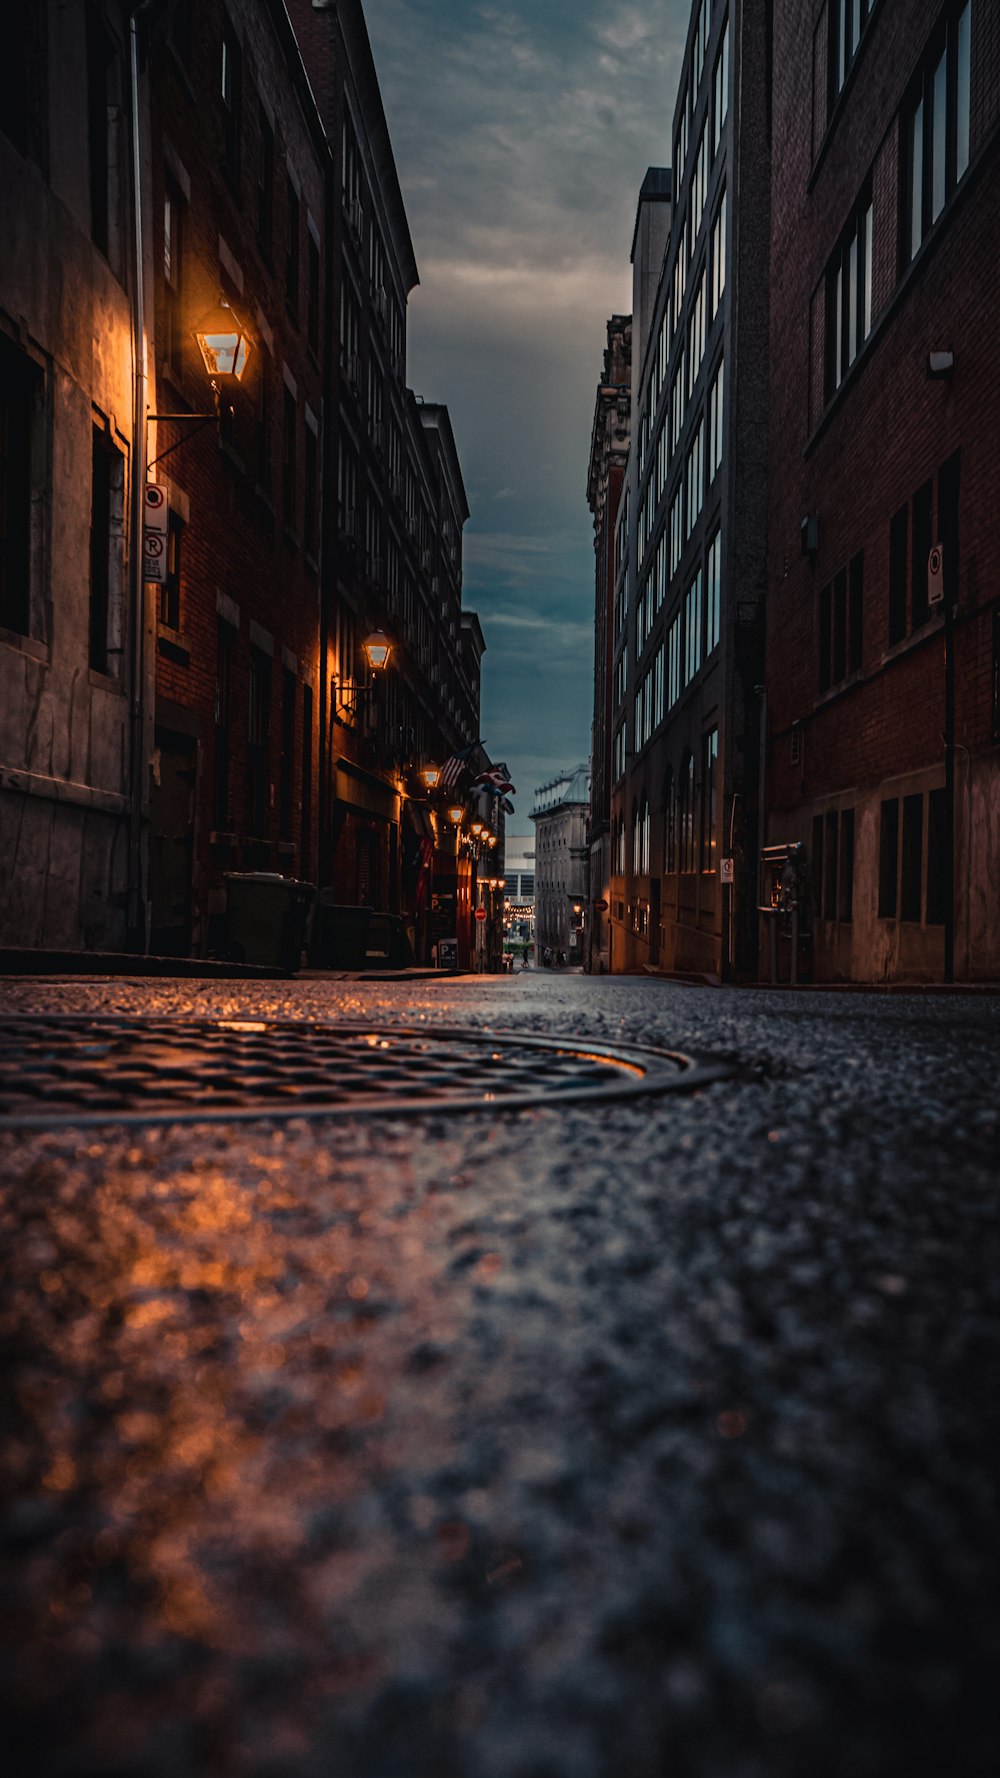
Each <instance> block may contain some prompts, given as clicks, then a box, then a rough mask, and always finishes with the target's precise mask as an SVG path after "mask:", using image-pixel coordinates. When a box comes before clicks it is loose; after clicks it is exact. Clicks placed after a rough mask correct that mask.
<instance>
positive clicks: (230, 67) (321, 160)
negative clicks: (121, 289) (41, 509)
mask: <svg viewBox="0 0 1000 1778" xmlns="http://www.w3.org/2000/svg"><path fill="white" fill-rule="evenodd" d="M152 57H153V59H152V66H151V84H152V129H151V135H152V187H153V202H152V216H151V219H150V229H151V235H152V242H153V251H154V262H155V270H156V278H155V332H154V340H155V352H154V365H153V367H152V368H153V371H154V379H153V387H154V388H155V412H156V413H158V414H171V415H180V416H186V415H191V416H196V415H198V414H199V413H205V412H208V413H210V412H211V409H212V392H211V389H210V387H209V379H208V376H207V374H206V370H205V366H204V363H203V362H202V358H201V354H200V352H199V349H198V346H197V344H196V341H195V338H194V332H193V330H194V328H196V327H197V325H198V321H199V318H200V317H201V316H203V315H204V314H206V313H209V312H211V310H212V308H213V306H214V305H217V304H218V303H219V299H220V297H221V298H224V299H225V300H226V301H227V302H229V303H230V304H231V305H232V308H233V311H234V313H235V314H237V315H238V317H239V319H240V320H241V321H242V322H243V324H244V325H245V327H246V328H247V330H248V333H249V336H250V340H251V347H250V355H249V360H248V364H247V370H246V375H245V378H244V380H243V381H242V382H241V384H240V386H239V387H238V389H236V390H235V391H229V390H227V391H225V393H224V395H223V400H222V408H221V413H220V417H219V423H218V424H215V423H212V422H209V423H208V424H201V423H200V422H199V421H198V420H197V419H196V418H190V419H188V418H180V419H176V420H170V421H162V420H161V421H158V422H157V423H156V425H155V427H151V428H150V449H149V463H150V474H151V475H152V476H153V477H155V479H156V480H157V481H158V482H159V483H160V484H161V485H162V486H163V487H164V488H165V489H166V492H167V498H168V502H169V508H170V530H169V547H168V563H167V579H166V582H165V583H164V584H163V585H161V586H160V587H159V589H158V610H157V624H156V729H155V736H154V751H153V756H152V792H151V810H150V828H151V831H150V859H149V901H150V947H151V949H152V950H153V951H154V952H176V953H179V954H182V955H184V954H187V953H188V952H189V951H194V952H195V953H196V954H201V955H203V954H204V953H205V951H206V950H208V949H212V948H214V946H215V944H216V943H217V942H218V941H219V940H220V939H221V936H222V934H221V915H222V913H223V910H224V905H225V899H224V898H225V890H224V880H223V879H224V874H225V873H226V872H228V871H245V870H266V871H280V872H282V873H283V874H285V875H289V876H302V877H308V876H309V875H310V874H311V873H313V872H314V871H315V868H316V825H317V809H316V791H315V786H316V774H317V724H316V694H317V678H318V670H319V653H318V634H317V610H318V598H319V593H318V588H319V571H320V553H321V510H320V493H321V490H320V456H321V431H322V419H323V378H322V366H321V353H322V350H323V312H324V311H323V305H324V296H325V290H324V258H325V243H324V229H325V226H326V214H325V210H326V201H325V200H326V184H327V145H326V139H325V136H324V133H323V130H322V128H321V126H320V122H319V118H318V117H317V115H316V112H315V108H314V106H313V104H312V102H311V95H310V93H309V88H308V84H307V82H306V79H305V74H304V70H303V68H302V63H301V59H300V57H299V54H298V49H297V45H296V43H295V39H294V36H293V34H292V31H291V28H290V25H289V22H288V18H287V14H286V12H285V9H284V7H283V6H282V5H281V4H280V3H279V0H273V3H272V0H228V3H227V4H226V5H223V4H222V0H208V3H207V4H204V5H197V6H195V5H189V6H181V7H178V8H176V9H175V10H174V12H173V15H172V22H171V27H170V30H169V32H168V33H167V35H166V36H165V37H164V38H163V39H162V40H161V41H160V42H159V43H158V44H157V45H155V46H154V49H153V52H152Z"/></svg>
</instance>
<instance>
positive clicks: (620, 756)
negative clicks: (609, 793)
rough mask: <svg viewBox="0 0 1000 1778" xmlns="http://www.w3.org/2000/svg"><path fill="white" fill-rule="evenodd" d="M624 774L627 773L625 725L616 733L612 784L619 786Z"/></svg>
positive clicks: (612, 755) (612, 759) (613, 748)
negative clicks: (618, 783)
mask: <svg viewBox="0 0 1000 1778" xmlns="http://www.w3.org/2000/svg"><path fill="white" fill-rule="evenodd" d="M624 773H625V724H624V723H622V724H621V725H620V727H619V728H618V729H617V731H616V733H615V738H614V744H613V746H612V749H611V778H612V782H613V783H615V784H617V782H618V780H619V778H621V777H623V776H624Z"/></svg>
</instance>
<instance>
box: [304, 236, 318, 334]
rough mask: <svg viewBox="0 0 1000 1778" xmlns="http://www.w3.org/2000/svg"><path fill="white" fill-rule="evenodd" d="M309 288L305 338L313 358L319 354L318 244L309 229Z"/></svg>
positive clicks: (307, 247) (307, 241)
mask: <svg viewBox="0 0 1000 1778" xmlns="http://www.w3.org/2000/svg"><path fill="white" fill-rule="evenodd" d="M306 254H307V261H308V265H307V270H308V277H309V287H308V290H307V292H306V338H307V339H308V341H309V350H310V352H312V353H313V355H314V357H315V356H318V354H319V242H318V241H317V239H316V237H315V235H314V234H313V232H312V230H311V229H310V230H309V232H308V234H307V236H306Z"/></svg>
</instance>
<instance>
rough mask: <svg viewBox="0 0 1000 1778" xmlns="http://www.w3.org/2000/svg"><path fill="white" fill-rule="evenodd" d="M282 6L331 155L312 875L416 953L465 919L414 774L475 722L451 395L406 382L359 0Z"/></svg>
mask: <svg viewBox="0 0 1000 1778" xmlns="http://www.w3.org/2000/svg"><path fill="white" fill-rule="evenodd" d="M291 13H292V17H293V19H294V22H295V27H296V30H297V32H298V34H299V40H300V43H301V48H302V54H303V57H304V59H305V63H306V66H307V68H308V71H309V78H310V82H311V84H312V87H313V90H314V91H315V93H316V95H317V103H318V105H319V110H320V113H321V116H322V120H323V125H324V128H325V130H326V134H327V137H328V140H329V142H330V145H331V150H332V156H333V174H332V181H331V191H330V204H329V228H328V242H327V265H328V275H329V308H328V313H329V317H330V328H329V339H328V353H327V364H326V391H325V409H324V412H325V420H326V424H325V430H324V453H323V455H324V464H325V487H324V512H325V516H326V532H325V541H324V557H323V569H322V575H321V605H320V611H321V619H320V653H321V657H322V658H323V659H324V661H325V670H324V672H323V673H322V674H321V701H320V712H319V722H320V735H321V759H320V823H321V839H320V846H321V854H320V875H321V880H322V882H323V883H324V884H329V885H330V886H331V890H332V895H333V898H334V899H335V900H337V901H339V902H342V903H344V904H347V905H353V904H358V903H361V904H366V905H370V906H372V907H376V908H380V909H383V910H385V911H388V912H391V913H394V914H396V913H398V914H400V915H401V917H402V919H403V921H404V924H405V926H406V929H407V931H408V933H409V937H410V941H411V944H412V946H413V948H414V950H415V952H416V953H417V954H418V955H419V956H421V957H426V956H428V955H429V951H430V946H431V943H432V941H433V938H434V936H435V934H434V933H433V932H432V926H433V925H434V924H435V923H434V922H433V921H432V920H431V919H430V917H429V916H430V912H431V911H436V913H437V915H438V916H439V918H438V921H437V924H438V926H440V925H441V923H442V921H443V920H444V919H445V918H446V915H447V912H448V899H449V898H450V897H451V898H454V900H453V901H452V903H451V906H452V907H453V909H454V912H455V917H456V919H457V917H458V909H459V906H461V907H462V910H463V919H464V920H465V923H466V925H467V924H468V923H469V921H470V920H471V902H470V897H469V894H468V883H467V882H465V883H464V887H463V892H462V893H461V894H460V893H459V886H458V877H459V875H460V874H461V873H460V871H459V858H458V854H457V848H456V840H455V834H454V830H453V829H452V828H450V826H449V824H447V823H445V822H442V821H440V820H438V819H437V818H436V816H435V812H434V810H433V809H432V808H431V806H430V805H429V803H428V798H427V791H426V787H425V785H424V782H423V779H422V776H421V773H422V769H423V768H424V767H425V766H426V765H429V764H433V763H440V762H442V761H443V760H445V759H447V758H450V757H452V756H453V755H454V754H455V753H456V752H458V751H460V750H461V749H462V748H464V747H465V746H467V745H468V744H469V743H474V742H475V741H476V740H477V738H478V736H479V684H480V662H481V659H482V654H483V650H484V647H485V643H484V639H483V635H482V631H481V629H480V626H479V623H478V619H477V618H476V617H475V614H474V613H470V612H465V611H463V610H462V529H463V526H464V524H465V521H466V520H467V518H468V503H467V499H466V494H465V489H464V486H463V482H462V475H461V469H460V466H459V461H458V454H457V451H456V448H455V441H454V437H453V434H452V429H451V423H450V420H449V416H448V412H447V409H446V408H444V407H443V406H441V405H439V404H433V403H425V402H423V401H420V400H419V399H417V398H416V397H415V396H414V395H413V394H412V392H411V391H410V390H409V388H408V387H407V380H406V325H407V299H408V296H409V294H410V292H411V290H412V289H413V287H414V286H415V284H416V283H417V278H418V274H417V266H416V260H415V257H414V252H413V245H412V241H411V238H410V233H409V226H408V223H407V219H406V212H405V208H404V205H403V199H402V194H401V192H400V187H399V179H398V174H397V171H396V165H395V161H394V158H393V152H392V144H391V142H390V139H389V132H388V126H387V124H386V119H385V113H384V110H383V107H382V100H381V96H380V94H379V89H378V80H377V75H376V71H375V66H374V61H373V58H372V52H371V45H370V42H369V38H368V32H367V28H366V25H365V19H364V12H363V9H362V6H361V4H360V0H328V3H327V4H324V5H316V6H314V5H312V4H308V3H307V0H293V4H292V6H291ZM374 626H378V627H379V628H381V629H383V630H384V631H385V632H386V634H387V635H388V636H389V638H390V640H391V642H392V644H393V652H392V655H391V657H390V661H389V665H388V667H387V669H386V671H385V673H384V674H383V675H381V676H380V679H379V682H378V684H377V686H375V687H373V690H372V695H370V696H365V697H364V698H362V699H360V700H359V699H357V698H356V697H353V696H351V695H348V696H346V697H343V696H341V694H340V690H339V689H338V688H341V687H344V686H351V685H352V684H356V683H357V681H358V678H359V676H360V674H361V669H360V667H359V659H360V655H359V644H360V643H361V641H362V640H363V638H364V636H365V634H366V633H367V632H368V630H369V629H371V628H372V627H374ZM435 872H436V877H437V883H436V886H435V883H434V880H433V877H434V873H435ZM435 901H436V910H435ZM452 935H454V934H452ZM437 936H446V935H445V934H443V933H438V934H437Z"/></svg>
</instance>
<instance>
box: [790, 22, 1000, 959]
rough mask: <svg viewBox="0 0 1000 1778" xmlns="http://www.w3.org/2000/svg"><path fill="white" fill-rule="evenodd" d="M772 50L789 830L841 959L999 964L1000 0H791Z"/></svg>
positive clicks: (819, 939)
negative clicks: (795, 2)
mask: <svg viewBox="0 0 1000 1778" xmlns="http://www.w3.org/2000/svg"><path fill="white" fill-rule="evenodd" d="M859 27H860V29H859ZM773 68H774V83H773V118H774V132H775V139H776V140H780V141H781V142H782V143H783V144H784V145H785V146H784V148H783V152H782V155H781V156H780V157H777V156H776V157H775V162H774V169H773V197H772V235H771V344H770V356H771V362H772V368H773V383H772V404H773V405H772V426H771V450H770V498H769V509H768V524H769V560H768V637H767V673H766V681H767V698H768V724H767V732H768V758H767V834H768V838H769V839H770V840H771V841H772V842H774V843H781V842H789V841H797V842H800V843H801V844H802V846H803V847H804V848H805V852H806V855H807V858H808V886H807V888H806V894H807V896H808V912H809V914H811V941H810V942H807V943H806V945H805V946H804V954H803V958H802V960H801V962H802V967H803V968H811V969H812V972H813V974H814V975H815V977H816V978H818V979H823V980H834V979H850V980H856V981H873V980H875V981H878V980H891V979H893V978H901V979H911V980H912V979H925V980H941V979H942V978H949V977H952V976H954V978H955V979H961V980H974V979H977V978H989V977H992V978H995V977H996V976H997V974H998V972H1000V917H998V901H997V857H998V835H1000V599H998V587H1000V532H998V528H997V522H996V486H997V439H998V436H1000V431H998V422H997V410H998V402H1000V346H998V342H997V336H996V327H995V316H996V309H997V300H996V270H995V268H996V265H997V260H998V256H1000V12H998V9H997V7H996V6H995V5H992V4H990V0H955V3H954V4H952V3H948V4H945V5H942V4H941V3H940V0H894V4H893V5H892V6H887V5H874V4H873V5H865V6H863V7H862V8H860V10H859V9H858V8H857V7H855V8H849V7H847V6H845V5H842V4H840V3H839V0H812V3H811V4H809V5H808V6H805V7H798V6H795V7H793V6H778V7H775V9H774V50H773ZM937 547H939V549H940V558H939V559H938V560H936V562H932V561H931V556H932V552H933V551H934V549H935V548H937ZM779 961H780V966H781V967H782V968H787V967H788V960H787V954H786V956H785V957H784V958H782V959H780V960H779Z"/></svg>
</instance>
